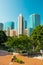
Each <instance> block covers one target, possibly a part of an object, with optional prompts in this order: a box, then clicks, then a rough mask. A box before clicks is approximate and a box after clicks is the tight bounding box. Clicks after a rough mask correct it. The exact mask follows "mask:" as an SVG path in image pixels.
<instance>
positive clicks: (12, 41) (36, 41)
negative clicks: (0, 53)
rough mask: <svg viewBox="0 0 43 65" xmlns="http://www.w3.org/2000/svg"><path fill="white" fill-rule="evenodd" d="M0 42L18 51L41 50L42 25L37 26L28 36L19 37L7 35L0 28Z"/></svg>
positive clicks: (42, 48)
mask: <svg viewBox="0 0 43 65" xmlns="http://www.w3.org/2000/svg"><path fill="white" fill-rule="evenodd" d="M0 44H1V45H2V44H4V45H5V46H6V47H8V49H10V50H13V51H16V52H20V51H23V50H25V51H27V52H39V51H40V50H43V26H41V25H39V26H37V27H36V28H35V29H34V30H33V31H32V34H31V35H30V37H28V36H26V35H20V36H19V37H17V36H15V37H7V36H6V34H5V33H4V32H3V31H1V30H0Z"/></svg>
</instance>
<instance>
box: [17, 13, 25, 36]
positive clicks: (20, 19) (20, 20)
mask: <svg viewBox="0 0 43 65" xmlns="http://www.w3.org/2000/svg"><path fill="white" fill-rule="evenodd" d="M23 30H24V24H23V16H22V15H21V14H20V15H19V16H18V35H21V34H23V33H24V32H23Z"/></svg>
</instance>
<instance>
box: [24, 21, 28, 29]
mask: <svg viewBox="0 0 43 65" xmlns="http://www.w3.org/2000/svg"><path fill="white" fill-rule="evenodd" d="M24 28H25V29H27V21H24Z"/></svg>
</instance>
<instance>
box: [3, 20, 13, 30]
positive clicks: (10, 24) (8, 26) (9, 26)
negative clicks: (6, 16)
mask: <svg viewBox="0 0 43 65" xmlns="http://www.w3.org/2000/svg"><path fill="white" fill-rule="evenodd" d="M4 27H5V30H8V28H10V29H14V22H12V21H9V22H6V23H5V26H4Z"/></svg>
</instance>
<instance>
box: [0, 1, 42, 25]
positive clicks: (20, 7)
mask: <svg viewBox="0 0 43 65" xmlns="http://www.w3.org/2000/svg"><path fill="white" fill-rule="evenodd" d="M20 13H21V14H22V15H23V16H24V19H25V20H27V22H29V15H31V14H33V13H38V14H40V16H41V24H43V0H0V22H3V23H4V22H7V21H14V22H17V21H18V15H19V14H20Z"/></svg>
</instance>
